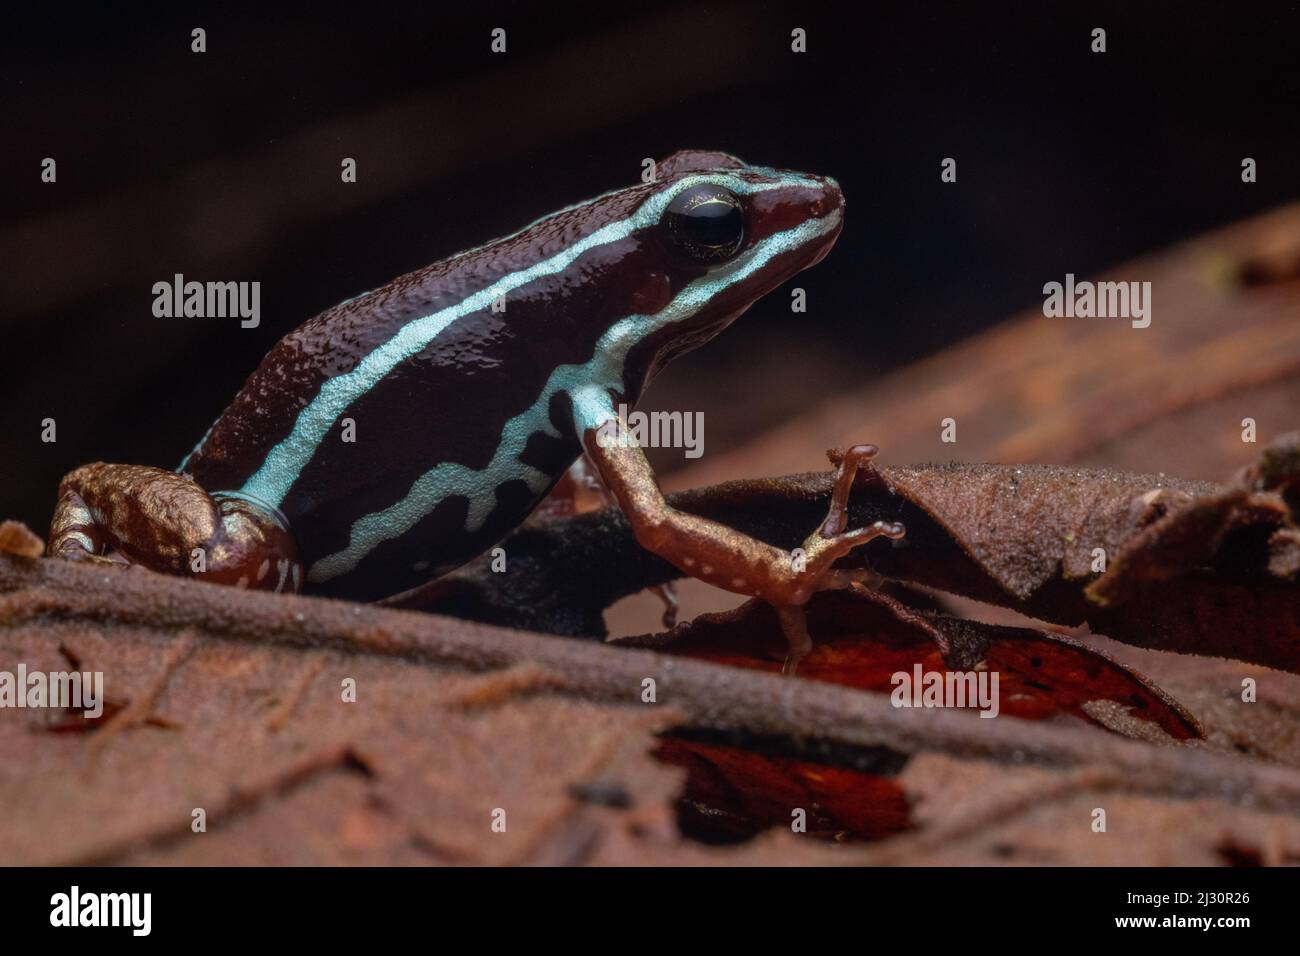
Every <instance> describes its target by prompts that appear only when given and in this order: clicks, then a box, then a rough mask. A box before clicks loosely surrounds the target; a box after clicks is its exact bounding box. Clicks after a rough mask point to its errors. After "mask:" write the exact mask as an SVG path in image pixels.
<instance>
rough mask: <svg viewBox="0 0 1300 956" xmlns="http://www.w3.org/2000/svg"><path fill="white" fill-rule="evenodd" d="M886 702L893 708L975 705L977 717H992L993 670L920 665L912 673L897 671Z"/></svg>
mask: <svg viewBox="0 0 1300 956" xmlns="http://www.w3.org/2000/svg"><path fill="white" fill-rule="evenodd" d="M889 682H890V683H891V684H893V685H894V689H893V691H891V692H890V695H889V702H890V703H891V704H893V705H894V706H895V707H976V708H978V709H979V712H980V716H981V717H996V716H997V715H998V711H999V710H1001V705H1000V704H999V703H998V672H997V671H987V670H985V671H926V670H923V669H922V667H921V665H920V664H914V665H912V672H911V673H910V674H909V673H908V672H907V671H897V672H895V673H894V674H893V676H891V677H890V678H889Z"/></svg>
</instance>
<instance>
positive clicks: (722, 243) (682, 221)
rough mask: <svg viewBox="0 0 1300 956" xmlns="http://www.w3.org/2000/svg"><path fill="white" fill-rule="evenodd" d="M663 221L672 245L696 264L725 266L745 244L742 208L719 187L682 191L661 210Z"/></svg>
mask: <svg viewBox="0 0 1300 956" xmlns="http://www.w3.org/2000/svg"><path fill="white" fill-rule="evenodd" d="M663 221H664V223H665V224H666V225H667V226H668V235H669V237H670V238H671V241H672V243H673V245H674V246H676V247H677V248H678V249H679V250H681V251H682V252H683V253H685V254H686V255H687V256H688V257H689V258H691V259H693V260H694V261H696V262H702V263H708V264H710V265H712V264H714V263H718V262H724V261H726V260H727V259H730V258H731V257H732V256H734V255H735V254H736V253H737V252H738V251H739V250H740V244H741V243H742V242H744V240H745V210H744V207H743V206H741V204H740V199H739V198H737V196H736V195H735V193H732V192H730V191H728V190H726V189H723V188H722V187H721V186H709V185H701V186H692V187H691V188H689V189H684V190H682V191H681V192H680V193H678V194H677V195H676V196H675V197H674V198H673V201H672V202H670V203H669V204H668V208H667V209H666V210H664V216H663Z"/></svg>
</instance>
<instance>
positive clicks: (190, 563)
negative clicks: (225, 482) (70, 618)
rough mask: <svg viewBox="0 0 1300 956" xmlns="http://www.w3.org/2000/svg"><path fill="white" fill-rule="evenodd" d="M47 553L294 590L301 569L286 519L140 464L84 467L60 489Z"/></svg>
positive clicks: (241, 498) (263, 507)
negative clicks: (112, 561) (119, 562)
mask: <svg viewBox="0 0 1300 956" xmlns="http://www.w3.org/2000/svg"><path fill="white" fill-rule="evenodd" d="M47 551H48V553H49V554H50V555H53V556H56V557H62V558H70V559H74V560H77V559H80V560H86V559H91V560H97V559H98V560H114V561H126V562H127V563H130V564H140V565H143V566H144V567H147V568H149V569H150V570H153V571H160V572H162V573H164V574H177V575H185V576H194V577H196V578H199V579H201V580H205V581H213V582H216V583H218V584H233V585H236V586H238V587H248V588H255V589H258V590H266V591H296V590H298V588H299V587H300V585H301V583H302V565H301V564H300V563H299V561H298V551H297V547H296V546H295V544H294V541H293V537H292V535H290V533H289V529H288V526H287V524H286V523H285V521H284V518H283V517H282V516H281V515H280V514H279V513H278V512H276V511H274V510H273V509H271V508H269V507H267V506H266V505H263V504H260V503H258V502H255V501H253V500H251V499H249V498H247V497H245V496H242V495H239V494H236V493H234V492H226V493H220V492H218V493H216V494H208V492H206V491H204V490H203V489H202V488H200V487H199V486H198V484H196V483H195V482H194V481H193V479H191V478H188V477H186V476H184V475H178V474H176V473H175V472H171V471H165V470H163V469H161V468H150V467H146V466H141V465H108V464H104V463H102V462H99V463H96V464H93V465H85V466H83V467H81V468H78V469H77V470H76V471H73V472H70V473H69V474H68V475H67V476H66V477H65V478H64V479H63V481H62V482H60V483H59V502H58V505H57V506H56V507H55V510H54V519H53V521H52V522H51V525H50V542H49V546H48V548H47Z"/></svg>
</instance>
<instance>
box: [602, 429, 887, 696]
mask: <svg viewBox="0 0 1300 956" xmlns="http://www.w3.org/2000/svg"><path fill="white" fill-rule="evenodd" d="M583 441H584V444H585V445H586V448H587V455H588V456H589V457H590V458H591V460H592V462H593V463H594V464H595V466H596V468H597V469H598V470H599V472H600V475H601V478H602V479H603V480H604V482H605V486H606V487H607V488H609V490H610V492H611V493H612V494H613V496H614V498H615V499H616V500H617V501H618V504H619V507H620V508H621V509H622V510H623V513H624V514H625V515H627V518H628V521H629V522H630V523H631V525H632V530H633V533H634V534H635V535H636V539H637V542H638V543H639V544H640V545H641V546H642V547H643V548H645V549H646V550H648V551H652V552H653V553H655V554H657V555H659V557H661V558H663V559H664V560H666V561H669V562H671V563H672V564H673V565H675V566H676V567H678V568H680V569H681V570H682V571H684V572H685V573H687V574H689V575H690V576H692V577H694V578H698V579H699V580H701V581H704V582H706V583H708V584H712V585H715V586H716V587H720V588H723V589H724V590H727V591H732V592H734V593H737V594H748V595H750V596H752V597H757V598H761V599H763V600H764V601H766V602H767V603H769V604H771V605H772V606H773V607H774V608H775V609H776V610H777V613H778V616H779V617H780V620H781V626H782V629H783V630H784V632H785V636H786V639H787V640H788V641H789V643H790V656H789V657H788V658H787V660H786V664H785V672H786V673H787V674H793V673H794V672H795V671H796V670H797V668H798V665H799V661H800V660H801V659H802V658H803V657H804V656H805V655H807V653H808V651H809V650H810V649H811V648H812V641H811V639H810V638H809V636H808V630H807V626H806V624H805V623H804V621H803V605H805V604H806V603H808V599H809V598H811V597H812V595H813V594H814V593H815V592H817V591H819V590H824V589H826V588H831V587H841V586H843V584H844V583H846V582H845V579H844V577H843V576H842V575H840V574H838V573H837V572H836V571H835V570H834V569H833V567H832V566H833V565H834V563H835V561H836V560H838V559H839V558H841V557H843V556H844V555H846V554H848V553H849V552H850V551H851V550H853V549H854V548H856V547H858V546H859V545H863V544H866V543H867V542H868V541H870V540H872V539H873V538H877V537H880V536H882V535H883V536H885V537H889V538H900V537H902V536H903V534H904V529H903V526H902V525H901V524H899V523H897V522H885V521H877V522H874V523H873V524H871V525H868V526H867V527H863V528H855V529H853V530H851V531H846V530H844V529H845V525H846V524H847V519H846V513H847V509H848V500H849V494H850V492H851V491H852V489H853V482H854V479H855V478H856V476H857V473H858V470H859V469H860V468H862V467H863V466H865V465H867V463H868V462H870V460H871V458H872V457H874V456H875V454H876V450H877V449H876V447H875V446H874V445H855V446H854V447H852V448H850V449H849V450H848V451H847V452H845V453H844V455H843V457H842V459H841V460H840V462H839V470H838V473H837V475H836V480H835V487H834V491H833V492H832V495H831V504H830V508H829V510H828V512H827V515H826V519H825V520H824V521H823V522H822V523H821V524H820V525H819V526H818V527H817V529H816V530H815V531H813V532H812V534H810V535H808V537H807V538H806V539H805V540H804V542H803V545H802V547H801V548H800V549H797V550H796V551H795V552H793V553H787V552H785V551H782V550H781V549H779V548H776V547H773V546H772V545H770V544H767V543H766V542H763V541H759V540H758V539H757V538H752V537H750V536H749V535H746V534H742V533H741V532H739V531H736V530H735V529H734V528H729V527H727V526H726V525H723V524H719V523H718V522H716V521H710V520H709V519H708V518H701V517H699V516H698V515H693V514H688V513H686V512H684V511H678V510H676V509H674V508H673V507H671V506H670V505H669V504H668V503H667V502H666V501H665V500H664V496H663V493H662V492H661V491H660V490H659V483H658V482H657V481H656V479H655V476H654V472H653V470H652V469H651V467H650V463H649V461H648V460H647V459H646V457H645V452H644V451H643V450H642V449H641V448H639V447H638V446H637V445H636V443H635V442H634V441H633V440H631V438H630V436H628V435H626V434H625V433H623V432H622V431H620V426H619V424H618V422H617V420H612V421H610V422H608V423H606V424H605V425H604V426H603V427H601V428H600V429H596V428H589V429H587V430H586V431H585V432H584V434H583Z"/></svg>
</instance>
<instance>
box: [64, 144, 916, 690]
mask: <svg viewBox="0 0 1300 956" xmlns="http://www.w3.org/2000/svg"><path fill="white" fill-rule="evenodd" d="M843 221H844V200H843V196H842V194H841V192H840V188H839V185H838V184H837V183H836V182H835V180H833V179H831V178H829V177H825V176H814V175H808V174H805V173H797V172H788V171H783V170H777V169H771V168H767V167H763V166H750V165H747V164H745V163H743V162H741V161H740V160H738V159H736V158H735V157H733V156H730V155H727V154H724V153H718V152H706V151H698V150H689V151H683V152H678V153H675V154H674V155H672V156H671V157H669V158H668V159H667V160H665V161H663V162H662V163H660V164H658V166H657V169H656V175H655V176H654V178H653V181H651V182H643V183H640V184H637V185H634V186H630V187H627V188H623V189H616V190H614V191H612V192H608V193H605V194H603V195H601V196H597V197H596V198H594V199H589V200H587V201H586V202H581V203H578V204H576V205H573V206H569V207H567V208H565V209H561V210H560V211H558V212H555V213H552V214H551V215H548V216H545V217H543V218H542V219H539V220H537V221H536V222H534V223H532V224H531V225H529V226H526V227H524V228H523V229H521V230H519V231H518V232H516V233H514V234H512V235H509V236H506V237H505V238H502V239H497V240H494V241H492V242H489V243H487V244H485V245H481V246H477V247H475V248H472V249H469V250H467V251H465V252H461V253H459V254H457V255H454V256H451V257H450V258H448V259H444V260H442V261H441V262H436V263H434V264H433V265H430V266H427V267H425V268H423V269H420V270H419V271H416V272H412V273H409V274H407V275H404V276H401V277H399V278H397V279H394V280H393V281H392V282H390V283H388V284H387V285H385V286H383V287H382V288H379V289H376V290H374V291H372V292H368V293H366V294H364V295H361V296H358V297H357V298H354V299H350V300H348V301H346V302H343V303H341V304H339V305H336V306H334V307H333V308H331V309H328V310H327V311H325V312H323V313H321V314H320V315H318V316H316V317H315V318H314V319H311V320H310V321H308V322H307V323H305V324H304V325H302V326H300V327H299V328H297V329H295V330H294V331H292V332H290V333H289V334H288V335H286V336H285V337H284V338H283V339H281V340H280V341H279V342H277V343H276V344H275V346H274V347H273V348H272V349H271V350H270V352H269V353H267V355H266V357H265V358H264V359H263V360H262V362H261V364H260V365H259V366H258V367H257V368H256V369H255V370H254V371H253V373H252V375H250V376H249V378H248V380H247V381H246V382H245V383H244V386H243V388H241V389H240V391H239V393H238V394H237V395H236V396H235V398H234V400H233V401H232V402H231V404H230V406H229V407H228V408H227V409H226V410H225V412H223V413H222V415H221V416H220V417H219V418H218V419H217V421H216V422H215V423H214V424H213V425H212V427H211V428H210V429H209V430H208V432H207V434H206V435H204V436H203V438H202V440H201V441H200V442H199V444H198V446H197V447H195V449H194V450H193V451H192V452H191V453H190V454H189V456H187V457H186V458H185V460H184V461H183V462H182V463H181V465H180V467H179V468H178V469H176V471H167V470H165V469H161V468H153V467H143V466H136V465H112V464H104V463H96V464H91V465H86V466H84V467H81V468H78V469H76V470H75V471H73V472H71V473H70V474H68V475H67V476H66V477H65V478H64V479H63V481H62V482H61V483H60V486H59V499H58V504H57V506H56V510H55V513H54V518H53V522H52V527H51V530H50V541H49V548H48V550H49V553H50V554H51V555H56V556H59V557H63V558H73V559H81V560H87V559H89V560H111V561H118V562H125V563H130V564H139V565H143V566H145V567H147V568H150V569H152V570H154V571H160V572H165V573H169V574H177V575H192V576H195V577H199V578H202V579H204V580H207V581H214V582H219V583H225V584H232V585H237V586H241V587H249V588H258V589H265V590H273V591H306V592H311V593H317V594H323V595H331V596H336V597H344V598H351V599H356V600H376V599H380V598H384V597H388V596H392V595H394V594H398V593H400V592H405V591H408V590H410V589H412V588H416V587H418V586H420V585H422V584H424V583H427V582H429V581H430V580H433V579H436V578H437V577H439V576H440V575H443V574H445V573H446V572H448V571H449V570H451V569H454V568H456V567H458V566H460V565H462V564H463V563H465V562H466V561H468V560H470V559H471V558H473V557H475V556H477V555H479V554H481V553H483V552H484V551H486V550H487V549H488V548H490V547H491V546H492V545H494V544H495V543H496V542H498V541H500V540H501V539H502V538H503V537H504V536H505V535H506V534H507V533H508V532H509V531H511V530H512V529H513V528H515V527H516V526H518V525H519V524H520V523H521V522H523V521H524V520H525V519H526V518H527V517H528V515H529V514H530V512H532V511H533V509H534V508H535V507H536V506H537V505H538V503H539V502H540V501H541V500H542V499H543V498H544V497H545V496H546V495H547V493H548V492H549V491H550V490H551V488H552V487H553V486H554V485H555V484H556V482H557V481H558V480H559V479H560V477H561V476H562V475H564V473H565V472H566V471H567V470H568V469H569V467H570V466H571V465H573V464H574V462H575V461H577V460H579V459H580V458H581V457H582V456H583V455H584V453H585V455H586V456H587V458H588V459H589V461H590V463H591V464H592V465H594V469H595V472H596V474H597V475H598V476H599V477H600V479H601V480H602V481H603V483H604V485H605V486H606V488H607V489H608V491H609V492H610V494H611V495H612V497H613V498H614V499H615V500H616V502H617V503H618V505H619V506H620V507H621V508H622V510H623V512H624V513H625V514H626V516H627V518H628V520H629V522H630V524H631V526H632V529H633V531H634V532H635V535H636V540H637V541H638V542H639V544H640V545H641V546H643V547H645V548H647V549H649V550H650V551H652V552H654V553H655V554H657V555H659V556H661V557H663V558H664V559H666V560H667V561H669V562H671V563H672V564H674V565H675V566H676V567H678V568H679V569H680V570H681V571H682V572H684V573H685V574H686V575H689V576H691V577H695V578H699V579H701V580H704V581H707V582H709V583H711V584H714V585H717V586H718V587H721V588H725V589H726V590H729V591H733V592H737V593H741V594H748V595H753V596H757V597H759V598H762V599H763V600H765V601H767V602H769V603H770V604H771V605H773V607H774V608H775V609H776V611H777V613H778V615H779V617H780V619H781V623H782V626H783V628H784V630H785V633H786V636H787V638H788V639H789V641H790V646H791V655H790V658H789V660H788V662H787V669H790V668H791V667H792V666H793V664H794V663H797V661H798V659H799V658H800V657H802V656H803V655H804V654H806V653H807V651H808V650H809V648H810V646H811V644H810V641H809V637H808V633H807V629H806V626H805V623H804V617H803V605H804V604H805V603H806V602H807V601H808V600H809V598H810V597H811V596H812V594H813V593H814V592H815V591H817V590H821V589H825V588H829V587H842V586H845V585H846V584H847V583H848V579H847V578H846V575H847V574H848V572H842V571H838V570H836V569H834V568H832V564H833V563H834V562H835V560H836V559H837V558H839V557H841V556H842V555H844V554H846V553H847V552H848V551H850V550H851V549H853V548H855V547H857V546H859V545H861V544H863V543H865V542H867V541H869V540H871V539H872V538H875V537H877V536H882V535H883V536H885V537H890V538H897V537H901V536H902V534H903V533H904V531H903V528H902V526H901V525H899V524H897V523H891V522H876V523H875V524H873V525H870V526H868V527H862V528H856V529H852V530H846V528H845V524H846V521H845V514H846V505H847V500H848V495H849V490H850V488H851V487H852V484H853V478H854V474H855V473H856V471H857V470H858V469H859V468H860V467H862V466H864V465H865V464H866V462H867V461H868V460H869V459H870V457H871V456H872V455H874V454H875V448H874V447H873V446H870V445H859V446H855V447H854V448H852V449H850V450H849V452H848V453H847V454H846V455H845V456H844V458H843V460H842V462H841V463H840V466H839V469H840V470H839V475H838V480H837V481H836V485H835V492H834V495H833V499H832V502H831V506H830V513H829V514H828V517H827V519H826V521H825V522H824V523H823V524H822V525H820V526H819V527H818V528H816V529H815V530H814V531H813V532H812V533H811V534H810V535H809V536H808V539H807V540H806V541H805V543H804V546H803V552H802V554H800V555H799V559H798V560H795V559H794V558H792V555H791V553H789V552H786V551H783V550H780V549H778V548H776V547H773V546H771V545H769V544H766V543H764V542H762V541H759V540H756V539H754V538H751V537H748V536H745V535H743V534H741V533H739V532H737V531H735V530H733V529H730V528H728V527H726V526H724V525H721V524H719V523H716V522H714V521H710V520H706V519H704V518H701V517H697V516H695V515H691V514H687V513H684V512H681V511H677V510H675V509H673V508H672V507H670V506H669V505H668V504H667V503H666V502H665V500H664V497H663V495H662V494H661V492H660V490H659V487H658V484H657V482H656V480H655V476H654V473H653V472H652V470H651V468H650V466H649V463H648V462H647V460H646V457H645V454H644V452H643V450H642V449H641V448H639V447H637V446H636V444H635V442H634V441H632V440H629V436H628V435H625V434H620V433H619V429H620V427H622V426H620V424H619V416H618V415H617V413H616V411H615V409H616V408H617V407H618V405H619V404H623V405H625V406H628V407H630V406H632V405H634V404H635V403H636V401H637V399H638V398H639V397H640V395H641V393H642V390H643V389H644V388H645V387H646V385H647V384H648V383H649V382H650V380H651V379H652V378H653V376H654V375H655V373H656V372H657V371H658V370H659V369H661V368H662V367H663V366H664V364H665V363H667V362H668V361H670V360H671V359H673V358H675V357H677V356H678V355H681V354H682V353H684V352H686V351H689V350H690V349H693V348H695V347H697V346H699V345H701V344H702V343H704V342H706V341H708V340H709V339H711V338H713V336H715V335H717V334H718V333H719V332H721V331H722V330H723V329H725V328H726V327H727V326H728V325H729V324H731V322H732V321H733V320H735V319H736V318H737V316H739V315H740V314H741V313H743V312H744V311H745V310H746V309H747V308H748V307H749V306H750V305H751V304H752V303H753V302H754V301H755V300H757V299H759V298H760V297H762V296H763V295H765V294H766V293H768V292H770V291H772V290H773V289H775V288H776V287H777V286H779V285H781V284H782V283H783V282H785V281H786V280H787V279H789V278H790V277H792V276H793V275H795V274H796V273H798V272H800V271H801V270H803V269H806V268H808V267H809V266H812V265H814V264H816V263H817V262H819V261H820V260H821V259H822V258H823V257H824V256H825V255H826V254H827V252H829V251H830V248H831V246H832V245H833V244H834V243H835V240H836V238H837V237H838V236H839V234H840V230H841V228H842V227H843ZM345 424H347V425H350V426H351V427H352V429H353V440H352V441H344V440H342V437H341V435H342V429H343V426H344V425H345Z"/></svg>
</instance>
